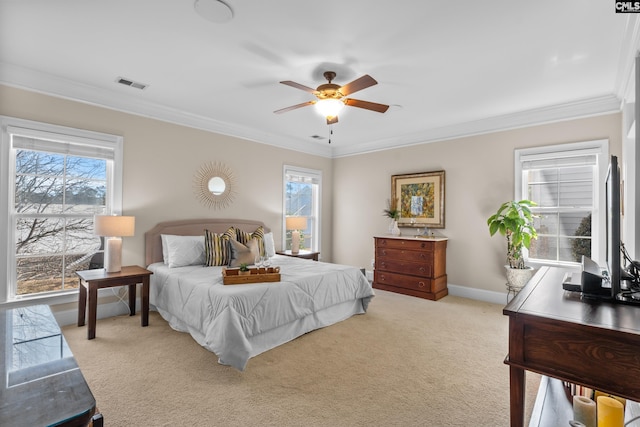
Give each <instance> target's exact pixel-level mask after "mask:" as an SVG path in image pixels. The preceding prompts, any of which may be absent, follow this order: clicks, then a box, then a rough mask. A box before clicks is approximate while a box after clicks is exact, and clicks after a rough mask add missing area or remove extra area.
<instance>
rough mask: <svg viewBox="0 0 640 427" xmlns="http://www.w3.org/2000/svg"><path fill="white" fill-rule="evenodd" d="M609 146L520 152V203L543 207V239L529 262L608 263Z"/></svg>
mask: <svg viewBox="0 0 640 427" xmlns="http://www.w3.org/2000/svg"><path fill="white" fill-rule="evenodd" d="M607 151H608V146H607V141H591V142H583V143H573V144H563V145H557V146H549V147H540V148H532V149H523V150H516V162H515V163H516V199H518V200H519V199H529V200H532V201H534V202H536V203H537V206H536V207H534V208H533V209H532V211H533V212H534V213H535V214H536V215H537V216H538V218H536V220H535V228H536V231H537V232H538V239H537V240H534V241H533V242H532V244H531V247H530V249H529V260H530V261H533V262H534V263H535V262H538V263H544V264H573V263H579V262H580V261H581V259H582V255H584V256H586V257H588V258H592V259H594V260H598V259H599V260H604V257H603V255H604V252H603V251H604V245H602V244H600V242H602V241H603V238H604V222H603V221H604V219H605V218H604V215H603V214H601V212H604V202H605V201H604V176H605V174H606V170H607V166H608V163H607Z"/></svg>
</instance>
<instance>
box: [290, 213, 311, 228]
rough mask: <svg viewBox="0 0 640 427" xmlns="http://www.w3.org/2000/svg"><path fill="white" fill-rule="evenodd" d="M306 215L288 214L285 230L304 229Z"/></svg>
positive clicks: (305, 226)
mask: <svg viewBox="0 0 640 427" xmlns="http://www.w3.org/2000/svg"><path fill="white" fill-rule="evenodd" d="M306 228H307V217H306V216H288V217H287V230H306Z"/></svg>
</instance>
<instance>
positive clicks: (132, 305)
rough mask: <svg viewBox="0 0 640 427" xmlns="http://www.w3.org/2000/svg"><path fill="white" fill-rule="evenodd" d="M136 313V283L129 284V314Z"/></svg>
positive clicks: (133, 314)
mask: <svg viewBox="0 0 640 427" xmlns="http://www.w3.org/2000/svg"><path fill="white" fill-rule="evenodd" d="M135 315H136V284H135V283H134V284H133V285H129V316H135Z"/></svg>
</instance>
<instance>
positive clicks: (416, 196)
mask: <svg viewBox="0 0 640 427" xmlns="http://www.w3.org/2000/svg"><path fill="white" fill-rule="evenodd" d="M391 198H392V200H398V201H399V207H398V208H399V211H400V218H399V219H398V223H399V225H400V226H402V227H430V228H444V171H435V172H421V173H414V174H404V175H393V176H392V177H391Z"/></svg>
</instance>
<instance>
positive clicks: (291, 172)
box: [282, 165, 322, 251]
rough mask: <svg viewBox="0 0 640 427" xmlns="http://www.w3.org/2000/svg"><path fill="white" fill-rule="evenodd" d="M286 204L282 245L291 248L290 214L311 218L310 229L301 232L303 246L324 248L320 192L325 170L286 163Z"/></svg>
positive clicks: (311, 248) (316, 249)
mask: <svg viewBox="0 0 640 427" xmlns="http://www.w3.org/2000/svg"><path fill="white" fill-rule="evenodd" d="M283 181H284V197H283V199H284V206H283V212H284V214H283V217H282V229H283V230H285V231H286V232H285V233H283V238H282V247H283V248H285V249H291V230H286V227H285V218H286V217H287V216H289V215H295V216H304V217H306V218H307V228H306V229H305V230H302V232H301V235H300V249H307V250H312V251H320V199H321V197H320V195H321V188H322V172H321V171H318V170H313V169H305V168H299V167H296V166H286V165H285V166H284V180H283Z"/></svg>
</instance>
